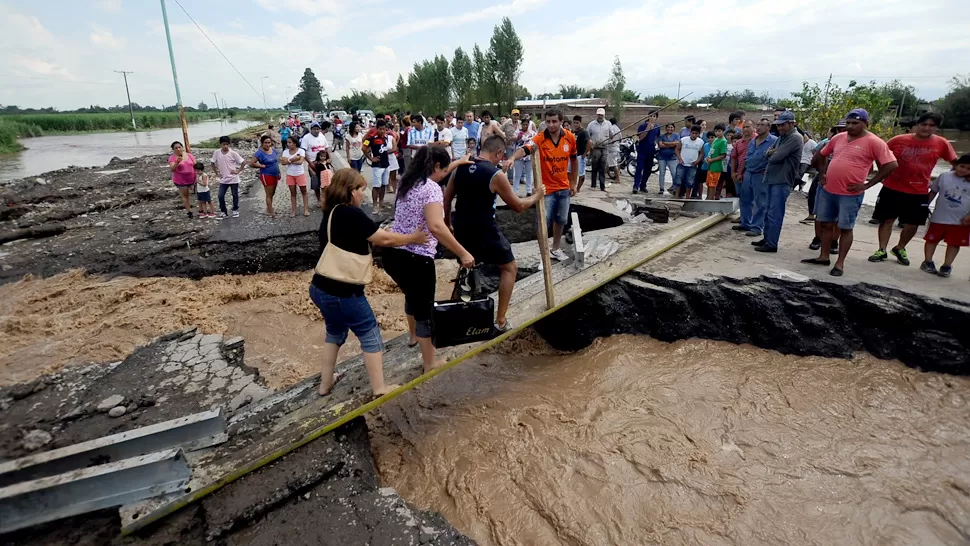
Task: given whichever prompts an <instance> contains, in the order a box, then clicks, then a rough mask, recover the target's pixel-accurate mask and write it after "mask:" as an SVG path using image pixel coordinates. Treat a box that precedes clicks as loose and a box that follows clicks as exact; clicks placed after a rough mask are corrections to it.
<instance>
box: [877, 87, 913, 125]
mask: <svg viewBox="0 0 970 546" xmlns="http://www.w3.org/2000/svg"><path fill="white" fill-rule="evenodd" d="M880 91H881V92H883V93H885V94H887V95H889V97H890V99H891V100H892V104H891V106H892V107H893V108H895V109H896V112H897V115H898V117H899V118H914V117H916V116H917V113H918V110H919V103H920V100H919V97H917V96H916V88H915V87H913V86H912V85H905V84H904V83H903V82H901V81H899V80H893V81H891V82H889V83H884V84H882V86H881V89H880Z"/></svg>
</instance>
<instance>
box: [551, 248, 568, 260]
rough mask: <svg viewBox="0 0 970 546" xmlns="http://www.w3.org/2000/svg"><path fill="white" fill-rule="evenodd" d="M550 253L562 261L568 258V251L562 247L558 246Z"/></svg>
mask: <svg viewBox="0 0 970 546" xmlns="http://www.w3.org/2000/svg"><path fill="white" fill-rule="evenodd" d="M549 255H550V256H552V257H553V258H555V259H556V260H559V261H560V262H561V261H563V260H565V259H567V256H566V253H565V252H563V251H562V249H561V248H557V249H556V250H553V251H552V252H550V253H549Z"/></svg>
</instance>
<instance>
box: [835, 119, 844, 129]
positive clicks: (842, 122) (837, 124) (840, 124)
mask: <svg viewBox="0 0 970 546" xmlns="http://www.w3.org/2000/svg"><path fill="white" fill-rule="evenodd" d="M835 126H836V127H845V118H842V119H840V120H839V121H838V122H837V123H836V124H835Z"/></svg>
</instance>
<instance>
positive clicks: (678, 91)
mask: <svg viewBox="0 0 970 546" xmlns="http://www.w3.org/2000/svg"><path fill="white" fill-rule="evenodd" d="M677 97H678V98H679V97H680V82H677Z"/></svg>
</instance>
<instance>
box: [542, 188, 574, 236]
mask: <svg viewBox="0 0 970 546" xmlns="http://www.w3.org/2000/svg"><path fill="white" fill-rule="evenodd" d="M543 199H545V200H546V226H547V227H548V229H549V233H552V224H553V223H556V224H559V225H560V226H563V227H565V225H566V222H568V221H569V190H559V191H556V192H552V193H547V194H546V196H545V197H544V198H543Z"/></svg>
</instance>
